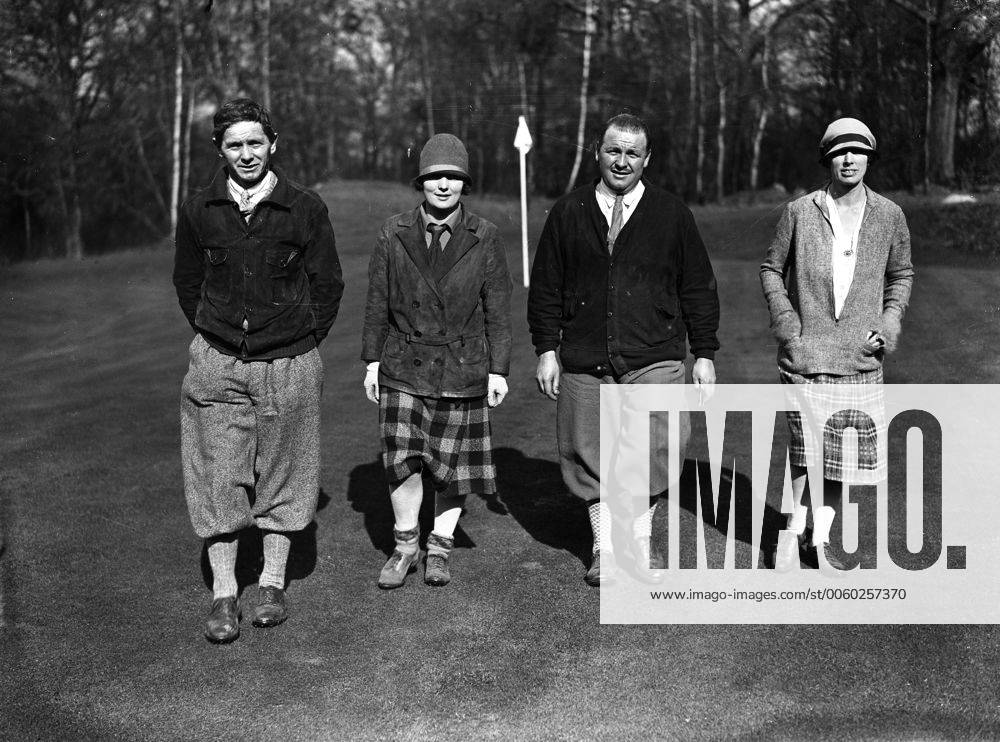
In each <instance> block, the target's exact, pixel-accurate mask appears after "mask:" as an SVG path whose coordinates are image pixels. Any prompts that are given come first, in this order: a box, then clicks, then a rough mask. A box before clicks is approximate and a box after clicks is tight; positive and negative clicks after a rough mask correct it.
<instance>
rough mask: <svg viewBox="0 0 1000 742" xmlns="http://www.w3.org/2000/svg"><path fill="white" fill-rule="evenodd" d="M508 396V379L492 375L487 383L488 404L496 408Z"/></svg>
mask: <svg viewBox="0 0 1000 742" xmlns="http://www.w3.org/2000/svg"><path fill="white" fill-rule="evenodd" d="M506 396H507V379H505V378H504V377H502V376H501V375H500V374H490V380H489V382H487V392H486V404H488V405H489V406H490V407H496V406H497V405H499V404H500V403H501V402H503V398H504V397H506Z"/></svg>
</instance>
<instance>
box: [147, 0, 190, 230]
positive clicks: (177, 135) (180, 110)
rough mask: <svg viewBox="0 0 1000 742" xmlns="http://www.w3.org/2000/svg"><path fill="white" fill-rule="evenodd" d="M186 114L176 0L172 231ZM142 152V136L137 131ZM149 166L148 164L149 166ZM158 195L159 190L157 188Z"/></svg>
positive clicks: (176, 2) (178, 2)
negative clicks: (182, 128) (183, 123)
mask: <svg viewBox="0 0 1000 742" xmlns="http://www.w3.org/2000/svg"><path fill="white" fill-rule="evenodd" d="M183 115H184V27H183V25H182V23H181V0H174V130H173V141H172V145H173V146H172V149H171V167H172V169H171V174H170V233H171V234H173V233H174V232H176V231H177V210H178V208H179V207H180V196H181V136H182V132H181V126H182V121H183ZM136 140H137V141H138V143H139V146H140V152H142V149H141V147H142V137H141V136H140V135H139V132H138V131H136ZM147 167H148V166H147ZM157 197H159V191H158V190H157Z"/></svg>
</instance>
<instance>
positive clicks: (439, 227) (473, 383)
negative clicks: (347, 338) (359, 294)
mask: <svg viewBox="0 0 1000 742" xmlns="http://www.w3.org/2000/svg"><path fill="white" fill-rule="evenodd" d="M470 180H471V178H470V177H469V156H468V153H467V152H466V149H465V145H464V144H463V143H462V142H461V140H459V139H458V138H457V137H455V136H452V135H451V134H436V135H434V136H432V137H431V138H430V140H428V142H427V143H426V144H425V145H424V148H423V150H422V151H421V153H420V171H419V174H418V175H417V177H416V178H415V179H414V181H413V183H414V186H415V187H416V189H417V190H418V191H419V192H421V193H422V194H423V202H422V203H421V204H420V205H419V206H417V207H416V208H415V209H412V210H410V211H406V212H403V213H402V214H396V215H395V216H393V217H390V218H389V219H387V220H386V221H385V223H383V225H382V229H381V231H380V232H379V235H378V239H377V240H376V242H375V250H374V253H373V254H372V257H371V262H370V263H369V267H368V298H367V303H366V306H365V325H364V337H363V349H362V354H361V357H362V359H363V360H364V361H365V363H366V364H367V373H366V375H365V381H364V386H365V393H366V394H367V395H368V399H370V400H371V401H372V402H375V403H377V404H378V406H379V424H380V427H381V433H382V460H383V463H384V466H385V471H386V476H387V478H388V480H389V498H390V500H391V501H392V510H393V514H394V516H395V525H394V528H393V533H394V535H395V540H396V547H395V549H394V550H393V552H392V555H391V556H390V557H389V560H388V561H387V562H386V563H385V566H384V567H383V568H382V571H381V573H380V574H379V578H378V586H379V587H380V588H383V589H391V588H396V587H400V586H401V585H402V584H403V581H404V580H405V578H406V575H407V574H408V573H409V572H410V571H412V570H414V569H415V568H416V567H417V565H418V564H419V562H420V557H421V552H420V548H419V538H420V527H419V523H418V514H419V512H420V505H421V501H422V499H423V481H422V480H423V478H424V477H426V478H427V479H429V480H430V482H431V485H432V487H433V490H434V494H435V498H434V499H435V502H434V525H433V528H432V530H431V532H430V534H428V536H427V558H426V560H425V569H424V582H425V583H427V584H428V585H435V586H441V585H446V584H447V583H448V582H449V581H450V580H451V573H450V569H449V556H450V553H451V549H452V547H453V545H454V533H455V528H456V526H457V524H458V518H459V516H460V515H461V512H462V506H463V504H464V502H465V498H466V496H467V495H469V494H478V495H481V496H485V497H489V496H493V495H495V494H496V471H495V468H494V465H493V459H492V440H491V435H490V417H489V408H491V407H495V406H496V405H498V404H500V403H501V402H502V401H503V399H504V396H505V395H506V394H507V382H506V379H505V377H506V375H507V372H508V368H509V365H510V342H511V328H510V292H511V281H510V276H509V274H508V272H507V259H506V255H505V252H504V246H503V242H502V240H501V238H500V235H499V232H498V230H497V228H496V226H495V225H494V224H492V223H490V222H488V221H486V220H485V219H481V218H480V217H478V216H476V215H475V214H473V213H471V212H470V211H469V210H468V209H466V208H465V206H464V205H463V204H462V196H463V195H464V194H467V193H468V191H469V182H470Z"/></svg>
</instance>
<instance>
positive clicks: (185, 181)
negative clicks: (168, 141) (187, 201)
mask: <svg viewBox="0 0 1000 742" xmlns="http://www.w3.org/2000/svg"><path fill="white" fill-rule="evenodd" d="M190 67H191V65H190V60H189V61H188V68H189V69H190ZM194 94H195V86H194V83H191V84H190V85H189V86H188V105H187V116H185V117H184V138H183V141H182V143H181V197H180V199H179V201H183V200H184V197H185V196H186V195H187V194H188V191H189V189H190V187H191V129H192V128H193V127H194Z"/></svg>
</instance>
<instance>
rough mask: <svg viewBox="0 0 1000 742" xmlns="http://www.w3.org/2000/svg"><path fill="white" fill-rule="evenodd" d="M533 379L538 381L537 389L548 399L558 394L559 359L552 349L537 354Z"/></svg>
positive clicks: (554, 397)
mask: <svg viewBox="0 0 1000 742" xmlns="http://www.w3.org/2000/svg"><path fill="white" fill-rule="evenodd" d="M535 381H537V382H538V391H540V392H541V393H542V394H544V395H545V396H546V397H548V398H549V399H556V398H557V397H558V396H559V361H558V360H556V352H555V351H554V350H547V351H545V352H544V353H542V354H541V355H540V356H538V368H537V370H536V371H535Z"/></svg>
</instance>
